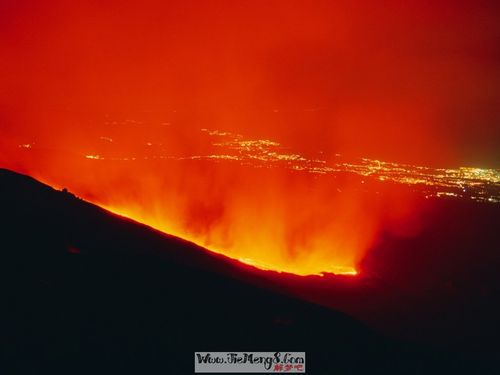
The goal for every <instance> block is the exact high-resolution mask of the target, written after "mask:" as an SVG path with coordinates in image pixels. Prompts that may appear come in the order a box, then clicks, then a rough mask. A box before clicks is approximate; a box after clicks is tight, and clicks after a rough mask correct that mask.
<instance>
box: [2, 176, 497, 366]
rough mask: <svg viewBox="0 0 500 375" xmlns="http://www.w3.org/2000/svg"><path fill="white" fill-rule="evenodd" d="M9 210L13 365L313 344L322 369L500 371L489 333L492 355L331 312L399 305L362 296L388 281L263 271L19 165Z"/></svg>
mask: <svg viewBox="0 0 500 375" xmlns="http://www.w3.org/2000/svg"><path fill="white" fill-rule="evenodd" d="M0 207H1V211H0V228H1V232H0V233H1V238H0V249H1V250H0V259H1V260H0V274H1V280H0V282H1V283H0V285H1V286H0V292H1V296H2V307H1V312H0V317H1V321H0V324H1V325H0V332H1V336H0V340H1V341H0V356H1V357H0V366H1V367H2V368H3V369H0V373H5V374H39V373H43V374H53V373H66V374H77V373H81V374H93V373H106V374H121V373H135V374H191V373H193V367H194V366H193V362H194V355H193V353H194V351H276V350H279V351H305V352H306V355H307V373H308V374H361V373H362V374H365V373H367V374H388V373H394V374H430V373H439V374H448V373H449V374H456V373H469V374H486V373H495V370H496V369H498V368H495V364H496V362H495V358H496V356H495V355H494V354H495V346H494V345H493V344H491V345H490V344H489V342H488V341H484V339H483V338H481V340H483V346H484V345H486V346H489V347H491V348H493V349H492V350H491V352H490V353H489V354H488V355H478V353H476V352H474V351H472V350H468V349H467V350H462V351H460V350H456V348H453V350H451V349H450V350H448V349H446V348H444V349H443V348H441V349H439V348H438V349H436V347H439V345H437V346H433V345H426V344H425V340H424V341H422V340H415V341H414V342H418V343H413V344H412V343H411V340H405V341H403V340H399V339H393V338H389V337H395V335H393V334H392V333H391V334H383V333H380V332H384V327H386V325H384V324H382V323H381V324H379V325H380V327H382V329H379V328H377V330H376V331H374V330H372V329H371V328H368V326H367V325H365V324H364V323H361V322H360V321H358V320H356V319H354V318H352V317H350V316H348V315H346V314H344V313H341V312H338V311H336V310H334V309H332V308H331V305H335V304H339V305H343V306H345V307H346V308H345V309H344V311H349V312H350V311H353V314H352V315H359V311H361V310H363V304H364V303H365V304H366V305H367V306H368V307H369V308H372V309H375V307H376V306H379V307H380V306H382V305H383V306H385V307H384V308H385V309H386V311H389V310H390V307H389V306H394V301H393V302H392V303H393V305H390V304H387V306H386V305H384V304H383V303H379V304H376V303H375V302H373V298H375V297H372V299H371V300H370V298H369V297H366V300H367V301H372V302H360V303H358V304H356V303H354V302H353V301H352V300H353V298H354V297H349V296H350V295H351V296H357V297H359V298H361V297H360V296H363V295H364V296H369V295H373V294H374V295H375V296H379V298H382V297H380V296H382V295H384V296H386V294H383V293H382V294H381V293H379V294H377V292H373V293H372V291H373V289H374V288H375V289H376V288H377V287H376V285H380V283H381V281H373V282H372V283H371V282H370V281H366V279H365V280H363V279H362V280H361V281H358V282H357V284H356V285H355V286H353V285H351V284H349V283H350V282H348V281H345V280H343V279H341V278H337V279H336V278H331V279H329V278H326V279H325V278H321V279H322V280H321V281H319V280H318V278H309V279H302V278H297V277H292V276H290V277H287V276H280V275H276V274H274V273H265V272H263V271H256V270H253V269H252V268H251V267H248V266H244V265H241V264H238V263H235V262H233V261H230V260H228V259H227V258H225V257H222V256H218V255H215V254H212V253H209V252H207V251H205V250H204V249H202V248H199V247H197V246H195V245H193V244H190V243H188V242H185V241H182V240H180V239H177V238H174V237H170V236H167V235H164V234H162V233H159V232H157V231H154V230H151V229H150V228H148V227H146V226H143V225H140V224H137V223H135V222H132V221H130V220H127V219H123V218H120V217H117V216H115V215H112V214H110V213H108V212H106V211H104V210H102V209H100V208H98V207H96V206H93V205H91V204H88V203H86V202H83V201H81V200H79V199H77V198H75V197H73V196H72V195H71V194H68V193H63V192H59V191H55V190H53V189H51V188H49V187H47V186H45V185H42V184H40V183H38V182H37V181H35V180H33V179H31V178H29V177H26V176H22V175H18V174H15V173H12V172H9V171H6V170H0ZM370 262H372V263H373V264H375V260H370V259H368V260H367V264H368V265H369V264H371V263H370ZM367 267H368V266H367ZM389 274H390V272H389ZM280 277H282V278H283V280H280V279H279V278H280ZM373 277H374V279H373V280H379V279H376V277H375V276H373ZM377 277H380V276H377ZM387 280H389V281H384V282H389V284H388V285H389V286H390V285H392V284H390V280H391V279H390V277H389V278H388V279H387ZM319 282H321V283H323V284H322V286H321V285H320V286H318V285H319V284H318V283H319ZM325 283H326V284H327V285H328V286H325ZM299 284H300V285H299ZM374 285H375V286H374ZM384 285H385V284H384ZM405 285H406V284H405ZM450 288H451V289H453V288H454V286H453V285H451V286H450ZM386 289H387V287H386ZM294 290H296V291H297V293H294ZM349 290H352V293H349ZM395 293H396V294H394V295H396V296H397V295H398V293H399V292H395ZM492 293H493V292H492ZM292 294H296V295H302V298H303V299H297V298H294V297H292V296H291V295H292ZM401 295H404V293H401ZM391 296H392V295H391ZM487 297H488V298H489V295H488V296H487ZM328 298H333V299H334V300H335V301H337V302H334V303H329V302H328ZM384 298H385V299H387V298H389V297H384ZM304 299H309V300H315V301H316V302H318V303H322V304H323V305H328V306H330V308H326V307H321V306H319V305H317V304H312V303H309V302H305V301H304ZM420 302H421V301H420ZM401 303H402V304H405V303H406V304H408V303H410V302H409V301H406V300H402V301H401ZM496 303H497V304H498V302H496ZM354 305H356V306H357V307H354ZM368 307H367V308H368ZM476 308H477V309H487V308H488V307H487V306H476ZM394 310H395V311H399V310H404V308H394ZM377 314H379V315H381V314H382V313H381V312H380V311H378V312H377V311H375V312H373V314H370V315H373V316H377ZM392 314H393V315H391V313H390V312H388V316H389V318H388V320H390V319H396V318H395V316H397V314H396V313H394V312H393V313H392ZM375 320H376V319H375ZM365 321H368V322H369V321H370V319H365ZM381 321H383V319H382V320H381ZM493 322H494V319H490V321H488V322H483V323H481V324H486V327H488V326H487V324H490V325H492V324H493ZM407 324H409V325H413V323H412V322H408V323H407ZM415 324H416V326H417V327H418V324H420V325H422V326H423V325H425V324H426V323H422V322H416V323H415ZM478 324H479V323H478ZM400 325H401V324H400ZM373 326H377V324H374V325H373ZM495 329H497V328H495V327H493V326H492V328H491V330H490V331H491V332H493V333H492V334H491V337H489V339H491V342H493V341H494V340H495V339H496V337H498V336H496V333H495V332H497V331H495ZM389 331H390V330H387V332H389ZM395 331H397V329H395ZM409 331H411V329H410V330H409ZM396 336H397V335H396ZM410 336H411V335H410ZM492 345H493V346H492ZM480 354H481V353H480Z"/></svg>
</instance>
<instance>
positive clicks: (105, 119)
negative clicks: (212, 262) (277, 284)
mask: <svg viewBox="0 0 500 375" xmlns="http://www.w3.org/2000/svg"><path fill="white" fill-rule="evenodd" d="M438 3H439V4H438ZM438 3H436V4H434V3H433V2H421V1H408V2H405V3H404V5H401V2H397V1H388V2H384V4H383V5H382V4H379V3H378V2H373V1H368V0H366V1H360V2H344V1H335V2H333V1H308V2H301V1H292V2H290V1H267V0H266V1H260V0H256V1H248V2H247V1H230V0H221V1H194V2H186V1H177V0H174V1H168V2H165V1H159V0H145V1H141V2H138V1H120V2H114V1H111V2H75V1H64V0H62V1H53V2H42V1H36V0H30V1H26V2H24V1H20V2H16V1H6V2H2V3H1V4H0V32H1V35H2V39H1V40H0V53H1V56H2V58H1V59H0V71H1V72H2V76H1V78H0V79H1V82H0V87H1V90H0V103H1V104H0V127H1V131H2V133H1V137H0V166H1V167H7V168H11V169H14V170H16V171H20V172H25V173H27V174H30V175H32V176H33V177H35V178H38V179H40V180H42V181H44V182H46V183H48V184H50V185H52V186H58V187H66V188H68V189H69V190H70V191H71V192H73V193H75V194H76V195H78V196H80V197H82V198H84V199H86V200H88V201H91V202H94V203H96V204H98V205H100V206H102V207H106V208H108V209H110V210H111V211H113V212H116V213H119V214H122V215H124V216H127V217H130V218H133V219H135V220H137V221H140V222H143V223H146V224H148V225H150V226H152V227H154V228H157V229H159V230H162V231H165V232H168V233H171V234H174V235H177V236H180V237H183V238H186V239H189V240H192V241H194V242H196V243H198V244H200V245H203V246H206V247H207V248H209V249H212V250H213V251H216V252H220V253H223V254H225V255H228V256H230V257H232V258H234V259H239V260H241V261H242V262H245V263H248V264H252V265H255V266H257V267H259V268H262V269H273V270H278V271H287V272H293V273H296V274H301V275H305V274H320V273H322V272H332V273H342V274H356V270H357V265H358V264H359V262H360V261H361V259H362V258H363V257H364V255H365V254H366V252H367V251H369V249H370V247H371V246H373V245H374V244H375V243H376V242H377V241H378V240H379V235H380V233H381V231H382V230H386V229H387V228H390V230H394V231H395V232H397V233H414V232H415V231H416V230H417V229H418V228H419V226H420V223H419V218H418V217H419V216H418V215H419V214H418V207H415V204H414V202H413V200H412V198H411V197H410V194H407V193H406V192H402V191H401V190H400V189H399V188H395V187H394V186H392V185H390V184H385V185H383V187H382V188H381V187H380V186H382V185H381V184H382V183H383V182H384V181H388V180H389V181H391V182H394V181H396V182H398V183H401V184H414V185H418V184H425V183H426V182H427V181H428V179H427V180H426V178H428V176H427V177H425V176H424V177H422V176H421V175H412V176H407V175H400V176H397V178H396V177H394V175H390V174H389V175H387V174H380V175H379V182H380V184H378V185H376V186H375V187H374V186H373V184H375V183H374V182H373V180H372V179H370V178H369V175H371V174H372V172H373V173H379V172H380V171H382V170H383V169H384V168H389V167H390V168H392V167H394V166H395V167H398V165H399V164H394V165H392V166H391V165H390V164H389V163H379V167H378V168H376V167H374V168H371V169H370V168H366V165H361V166H359V165H357V166H354V167H352V166H350V165H349V164H347V163H346V164H345V168H344V169H349V168H350V169H352V170H351V172H354V174H355V176H352V175H349V174H347V173H344V172H345V170H342V169H340V170H335V171H333V169H332V168H333V166H334V165H336V164H337V159H338V158H339V156H338V154H341V155H343V156H345V157H346V159H345V160H353V159H355V158H358V157H365V158H368V159H367V160H381V161H387V162H392V161H394V162H397V163H401V164H402V163H408V164H412V165H430V166H443V167H447V166H450V165H451V166H453V167H458V166H462V165H473V166H476V165H477V166H485V165H486V164H487V166H491V165H493V164H495V165H494V166H496V164H497V163H498V162H499V161H498V152H497V151H498V147H497V145H496V144H495V143H494V142H493V141H492V140H495V139H500V131H499V127H498V124H500V116H499V112H498V111H497V108H496V103H497V101H498V100H497V99H498V98H499V97H500V91H499V88H500V80H499V76H498V73H497V71H498V69H497V64H496V63H497V62H498V53H497V50H496V49H495V48H496V45H497V36H498V32H499V30H500V29H499V25H500V22H498V19H497V18H498V17H497V16H496V15H497V14H500V12H498V9H497V7H498V4H496V3H495V2H487V3H488V4H484V6H476V5H474V4H472V2H469V3H470V4H466V3H463V4H462V2H450V1H444V2H438ZM478 114H479V115H478ZM478 150H480V151H481V153H479V152H478ZM471 155H472V156H471ZM478 160H480V161H481V163H476V162H477V161H478ZM464 161H466V162H464ZM483 161H484V162H483ZM351 167H352V168H351ZM356 168H357V169H356ZM478 170H479V171H480V173H479V177H480V178H483V177H484V178H488V179H490V180H491V179H497V178H498V172H497V171H494V170H493V171H489V170H487V169H486V168H483V169H478ZM443 171H444V169H443ZM456 171H457V170H454V172H453V173H455V174H456V175H458V176H459V177H460V178H462V176H463V175H471V174H473V173H474V172H473V169H463V170H461V172H460V170H458V172H456ZM333 172H338V173H333ZM384 173H385V172H384ZM438 173H441V172H438ZM443 173H444V172H443ZM365 176H366V179H364V177H365ZM485 176H486V177H485ZM445 178H446V176H445V177H443V178H441V180H439V181H438V182H439V183H441V182H442V180H443V179H445ZM495 181H496V180H495ZM445 182H446V181H445ZM496 183H497V182H495V184H496ZM367 185H369V186H367ZM490 185H491V184H490ZM440 186H441V185H440ZM443 186H445V187H446V186H447V185H446V184H444V185H443ZM455 187H456V186H455ZM460 187H461V188H463V187H462V186H461V185H460ZM466 187H467V189H468V188H469V187H471V188H475V187H474V186H473V185H472V183H470V184H469V185H468V186H466ZM377 189H379V190H383V194H378V193H380V191H378V190H377ZM467 189H465V190H467ZM444 193H447V194H448V193H449V194H454V195H453V196H458V195H457V194H458V193H457V192H455V191H453V192H444ZM444 193H443V192H440V194H444ZM462 193H463V194H470V193H469V192H462V191H461V192H460V194H462ZM431 195H432V196H439V195H437V194H436V192H432V194H431ZM480 197H482V198H481V199H484V197H483V195H480ZM487 199H492V201H495V202H497V201H499V199H500V198H498V196H496V195H495V196H488V198H487ZM408 223H410V224H408Z"/></svg>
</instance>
